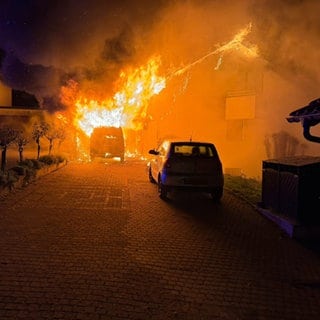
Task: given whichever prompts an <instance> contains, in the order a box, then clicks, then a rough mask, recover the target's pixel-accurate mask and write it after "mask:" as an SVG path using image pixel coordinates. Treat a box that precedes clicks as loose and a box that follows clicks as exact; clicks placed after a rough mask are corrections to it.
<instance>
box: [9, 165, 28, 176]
mask: <svg viewBox="0 0 320 320" xmlns="http://www.w3.org/2000/svg"><path fill="white" fill-rule="evenodd" d="M10 170H12V171H14V172H15V173H16V174H17V175H18V176H24V175H25V174H26V167H24V166H21V165H20V166H15V167H13V168H11V169H10Z"/></svg>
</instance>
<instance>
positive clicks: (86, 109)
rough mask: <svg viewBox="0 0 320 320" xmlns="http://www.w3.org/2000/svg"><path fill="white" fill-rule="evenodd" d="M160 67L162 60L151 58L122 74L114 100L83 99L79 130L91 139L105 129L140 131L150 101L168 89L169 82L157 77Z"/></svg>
mask: <svg viewBox="0 0 320 320" xmlns="http://www.w3.org/2000/svg"><path fill="white" fill-rule="evenodd" d="M159 65H160V59H159V58H151V59H150V60H149V61H148V62H147V64H146V65H144V66H141V67H139V68H137V69H129V70H126V71H122V72H121V74H120V78H119V82H118V84H117V85H118V87H119V88H120V89H119V91H117V92H116V93H115V94H114V95H113V97H112V98H109V99H106V100H104V101H97V100H95V99H91V100H89V99H87V98H85V97H82V96H80V97H79V98H78V99H76V102H75V106H76V111H75V119H74V123H75V125H76V127H78V128H80V129H81V130H82V131H84V132H85V133H86V134H87V135H88V136H90V135H91V133H92V131H93V129H94V128H96V127H101V126H115V127H120V126H123V127H126V128H131V129H140V128H141V127H142V126H143V123H142V122H143V120H144V118H145V117H146V115H147V113H146V109H147V107H148V104H149V101H150V99H151V98H152V96H154V95H156V94H159V93H160V92H161V91H162V90H163V89H164V88H165V86H166V80H165V78H164V77H160V76H158V75H157V73H158V69H159ZM137 118H139V121H136V120H137Z"/></svg>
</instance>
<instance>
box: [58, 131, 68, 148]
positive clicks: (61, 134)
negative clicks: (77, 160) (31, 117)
mask: <svg viewBox="0 0 320 320" xmlns="http://www.w3.org/2000/svg"><path fill="white" fill-rule="evenodd" d="M66 137H67V133H66V129H65V127H64V126H60V127H58V128H57V139H58V141H59V142H58V150H60V146H61V144H62V142H63V141H64V140H65V139H66Z"/></svg>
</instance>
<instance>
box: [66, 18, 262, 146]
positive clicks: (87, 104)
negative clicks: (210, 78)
mask: <svg viewBox="0 0 320 320" xmlns="http://www.w3.org/2000/svg"><path fill="white" fill-rule="evenodd" d="M251 27H252V26H251V24H248V25H247V26H246V27H245V28H243V29H241V30H239V32H238V33H237V34H235V35H234V37H233V38H232V39H231V40H230V41H229V42H227V43H225V44H224V45H220V46H218V47H217V48H216V49H215V50H214V51H212V52H209V53H208V54H206V55H204V56H203V57H201V58H199V59H197V60H196V61H194V62H192V63H190V64H188V65H186V66H185V67H183V68H179V69H177V70H175V71H174V72H171V73H170V74H169V75H167V76H166V77H163V76H160V75H159V68H160V63H161V61H160V57H152V58H150V59H149V60H148V61H147V63H146V64H145V65H142V66H140V67H138V68H135V69H134V68H127V69H126V70H122V71H121V73H120V75H119V80H118V81H117V83H115V88H117V91H116V92H115V93H114V94H113V95H112V96H109V97H107V98H105V99H101V98H98V97H99V94H101V92H97V93H96V94H92V93H90V94H88V92H85V91H81V89H80V86H79V84H77V83H76V82H75V81H72V80H70V81H69V83H68V85H67V86H65V87H62V88H61V101H62V103H64V104H66V105H69V106H72V110H73V114H72V119H70V120H71V122H73V124H74V126H75V128H76V129H77V131H78V134H77V139H78V138H79V137H80V136H81V135H85V136H87V137H90V135H91V133H92V131H93V130H94V128H96V127H102V126H115V127H120V126H121V127H124V128H125V129H133V130H140V129H142V128H143V127H144V125H145V123H146V120H147V119H148V115H147V108H148V105H149V103H150V100H151V98H152V97H153V96H154V95H157V94H159V93H160V92H161V91H162V90H163V89H164V88H165V87H166V82H167V81H169V80H170V79H171V78H172V77H174V76H180V75H182V74H184V73H185V72H186V71H187V70H189V69H190V68H192V67H193V66H195V65H197V64H199V63H201V62H203V61H204V60H205V59H207V58H209V57H210V56H212V55H219V59H218V63H217V65H216V67H215V70H217V69H219V67H220V64H221V63H222V57H223V55H224V53H226V52H230V51H238V52H239V53H240V54H243V55H245V56H247V57H251V58H254V57H257V56H258V49H257V47H256V46H253V45H248V44H246V45H245V44H244V40H245V38H246V36H247V35H248V34H249V33H250V32H251ZM187 80H188V79H187ZM186 85H187V82H186ZM80 132H81V134H80V135H79V133H80ZM80 140H82V139H80V138H79V143H78V142H77V145H78V149H80V147H79V146H80Z"/></svg>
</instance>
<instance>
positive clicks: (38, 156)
mask: <svg viewBox="0 0 320 320" xmlns="http://www.w3.org/2000/svg"><path fill="white" fill-rule="evenodd" d="M39 158H40V143H38V155H37V160H39Z"/></svg>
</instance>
